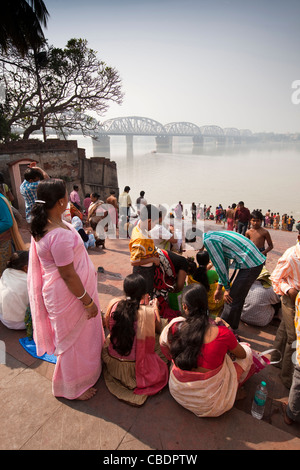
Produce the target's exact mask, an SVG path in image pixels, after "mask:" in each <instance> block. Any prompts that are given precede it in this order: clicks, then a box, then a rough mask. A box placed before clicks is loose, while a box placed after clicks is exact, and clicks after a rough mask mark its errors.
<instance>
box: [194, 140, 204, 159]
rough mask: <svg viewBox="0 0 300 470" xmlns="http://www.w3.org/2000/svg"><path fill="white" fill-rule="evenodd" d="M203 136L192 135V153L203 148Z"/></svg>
mask: <svg viewBox="0 0 300 470" xmlns="http://www.w3.org/2000/svg"><path fill="white" fill-rule="evenodd" d="M203 144H204V138H203V136H202V135H194V137H193V149H192V153H193V154H195V155H198V154H199V153H201V151H202V149H203Z"/></svg>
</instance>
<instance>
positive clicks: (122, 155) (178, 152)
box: [72, 136, 300, 220]
mask: <svg viewBox="0 0 300 470" xmlns="http://www.w3.org/2000/svg"><path fill="white" fill-rule="evenodd" d="M72 138H77V140H78V146H79V147H81V148H85V149H86V156H87V157H91V156H97V155H94V153H93V145H92V142H91V139H89V138H83V137H80V136H72ZM110 159H111V160H113V161H115V162H116V163H117V170H118V181H119V188H120V191H122V190H123V188H124V186H126V185H128V186H130V188H131V191H130V195H131V198H132V201H133V202H135V201H136V198H137V197H138V196H139V192H140V191H141V190H144V191H145V198H146V200H147V201H148V203H150V202H151V203H153V204H165V205H168V206H170V207H174V206H175V205H176V204H177V203H178V201H181V202H182V203H183V204H186V205H187V206H188V207H190V205H191V203H192V202H195V203H196V204H198V203H200V204H206V205H207V206H208V205H211V206H212V208H213V210H215V207H216V206H217V205H218V204H222V205H223V207H224V208H226V207H228V206H229V205H231V204H232V203H234V202H235V203H238V202H239V201H241V200H242V201H244V203H245V206H246V207H248V208H249V209H250V210H253V209H262V211H263V213H265V212H266V211H267V210H268V209H270V210H271V212H279V213H280V215H282V214H283V213H286V214H288V215H289V214H291V215H293V216H294V218H295V219H296V220H300V198H299V170H300V144H293V143H288V144H283V143H276V144H267V143H259V144H258V143H257V144H232V145H229V144H228V145H226V146H223V147H217V146H216V145H215V144H214V143H212V142H211V143H209V144H205V145H204V146H203V148H202V149H200V150H199V149H198V150H196V153H195V150H193V145H192V142H191V139H190V138H177V137H175V138H173V147H172V153H159V152H157V149H156V143H155V138H154V137H153V138H152V137H142V136H141V137H140V136H136V137H134V140H133V149H132V151H129V150H128V149H127V147H126V140H125V137H117V136H116V137H111V139H110Z"/></svg>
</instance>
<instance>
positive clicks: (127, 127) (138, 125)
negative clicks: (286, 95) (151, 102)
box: [95, 116, 252, 142]
mask: <svg viewBox="0 0 300 470" xmlns="http://www.w3.org/2000/svg"><path fill="white" fill-rule="evenodd" d="M101 135H102V136H113V135H125V136H134V135H136V136H137V135H140V136H141V135H143V136H155V137H175V136H184V137H193V138H195V139H196V140H197V138H198V139H199V140H201V139H204V138H214V139H216V140H219V141H222V140H224V141H225V140H227V139H232V140H234V141H236V142H238V141H240V140H242V139H248V138H251V137H252V132H251V131H250V130H248V129H245V130H239V129H236V128H231V127H230V128H225V129H222V128H221V127H219V126H213V125H212V126H210V125H206V126H201V127H199V126H197V125H196V124H193V123H191V122H171V123H168V124H164V125H163V124H161V123H160V122H158V121H155V120H153V119H150V118H146V117H139V116H128V117H118V118H114V119H108V120H107V121H104V122H103V123H102V125H101V127H100V131H99V137H101ZM95 138H96V139H97V136H96V135H95Z"/></svg>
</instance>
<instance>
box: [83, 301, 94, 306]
mask: <svg viewBox="0 0 300 470" xmlns="http://www.w3.org/2000/svg"><path fill="white" fill-rule="evenodd" d="M93 304H94V301H93V299H91V301H90V303H89V304H87V305H85V304H83V306H84V308H90V307H91V306H92V305H93Z"/></svg>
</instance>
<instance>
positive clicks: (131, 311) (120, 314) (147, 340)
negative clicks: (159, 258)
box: [102, 274, 169, 406]
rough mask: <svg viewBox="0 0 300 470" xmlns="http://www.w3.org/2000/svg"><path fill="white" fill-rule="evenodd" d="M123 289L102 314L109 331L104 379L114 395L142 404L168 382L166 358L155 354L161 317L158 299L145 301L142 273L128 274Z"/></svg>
mask: <svg viewBox="0 0 300 470" xmlns="http://www.w3.org/2000/svg"><path fill="white" fill-rule="evenodd" d="M124 292H125V296H126V298H125V299H117V298H116V299H113V300H112V301H111V302H110V304H109V306H108V308H107V312H106V316H105V323H106V327H107V328H108V330H109V332H110V334H109V336H108V337H107V338H106V341H105V344H104V347H103V350H102V360H103V363H104V371H103V373H104V380H105V383H106V385H107V388H108V389H109V391H110V392H111V393H112V394H113V395H115V396H116V397H117V398H119V399H120V400H122V401H125V402H127V403H129V404H132V405H135V406H141V405H142V404H143V403H144V402H145V401H146V400H147V398H148V396H149V395H154V394H156V393H158V392H159V391H160V390H162V389H163V388H164V387H165V386H166V385H167V383H168V375H169V374H168V367H167V364H166V362H167V361H166V359H165V358H164V356H163V355H161V356H162V357H159V356H158V353H160V347H159V333H160V332H161V319H160V316H159V312H158V307H157V303H154V306H151V305H145V304H144V302H145V299H146V282H145V280H144V278H143V277H142V276H141V275H139V274H130V275H129V276H127V277H126V278H125V280H124ZM162 358H164V360H163V359H162ZM164 361H165V362H164Z"/></svg>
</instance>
